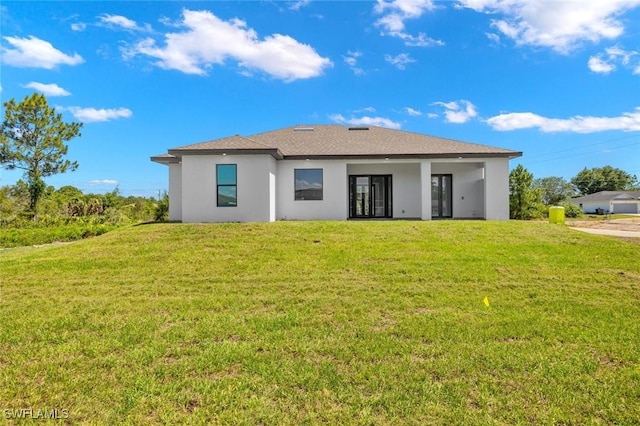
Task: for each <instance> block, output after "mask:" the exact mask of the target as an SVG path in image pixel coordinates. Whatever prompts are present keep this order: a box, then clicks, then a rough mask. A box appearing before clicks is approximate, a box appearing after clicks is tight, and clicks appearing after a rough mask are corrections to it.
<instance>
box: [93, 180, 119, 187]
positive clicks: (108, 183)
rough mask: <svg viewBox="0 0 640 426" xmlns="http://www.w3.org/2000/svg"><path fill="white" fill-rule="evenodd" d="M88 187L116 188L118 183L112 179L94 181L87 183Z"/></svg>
mask: <svg viewBox="0 0 640 426" xmlns="http://www.w3.org/2000/svg"><path fill="white" fill-rule="evenodd" d="M89 185H90V186H102V185H105V186H118V181H117V180H114V179H95V180H92V181H89Z"/></svg>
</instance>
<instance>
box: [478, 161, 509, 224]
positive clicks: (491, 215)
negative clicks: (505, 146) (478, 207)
mask: <svg viewBox="0 0 640 426" xmlns="http://www.w3.org/2000/svg"><path fill="white" fill-rule="evenodd" d="M484 218H485V219H486V220H509V160H508V159H506V158H495V159H494V158H492V159H489V160H487V161H485V162H484Z"/></svg>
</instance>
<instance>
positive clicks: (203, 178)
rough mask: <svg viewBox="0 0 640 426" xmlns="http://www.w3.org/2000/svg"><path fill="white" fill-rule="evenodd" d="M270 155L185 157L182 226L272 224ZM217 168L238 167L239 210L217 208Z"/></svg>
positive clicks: (274, 168) (235, 208) (273, 164)
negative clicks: (218, 223) (228, 223)
mask: <svg viewBox="0 0 640 426" xmlns="http://www.w3.org/2000/svg"><path fill="white" fill-rule="evenodd" d="M275 163H276V161H275V159H274V158H273V157H271V156H270V155H226V156H223V155H185V156H183V157H182V221H183V222H267V221H270V220H273V219H272V217H273V215H272V212H271V210H272V209H271V206H272V204H273V201H272V198H274V197H275V194H274V193H273V191H272V189H273V188H272V185H271V179H270V178H269V176H270V175H271V174H274V175H275V170H276V164H275ZM216 164H236V165H237V197H238V205H237V206H236V207H218V206H217V186H216Z"/></svg>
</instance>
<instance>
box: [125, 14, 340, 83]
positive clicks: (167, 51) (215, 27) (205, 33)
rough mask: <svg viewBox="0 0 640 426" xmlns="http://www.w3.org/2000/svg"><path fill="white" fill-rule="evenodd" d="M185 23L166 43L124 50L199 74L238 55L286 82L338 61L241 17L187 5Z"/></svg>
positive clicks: (242, 64) (240, 61)
mask: <svg viewBox="0 0 640 426" xmlns="http://www.w3.org/2000/svg"><path fill="white" fill-rule="evenodd" d="M180 26H181V28H182V29H183V31H182V32H175V33H168V34H166V35H165V45H164V46H163V47H159V46H157V45H156V41H155V40H153V39H151V38H148V39H146V40H143V41H141V42H139V43H138V44H137V45H135V46H134V47H133V48H130V49H128V50H125V51H124V52H123V55H124V57H131V56H133V55H146V56H150V57H152V58H156V59H157V62H156V63H155V65H157V66H158V67H160V68H164V69H172V70H178V71H181V72H183V73H186V74H197V75H206V73H207V70H208V69H209V68H211V67H212V66H213V65H223V64H224V63H225V61H226V60H227V59H233V60H236V61H237V62H238V64H239V66H240V67H242V68H244V69H249V70H260V71H263V72H265V73H267V74H269V75H271V76H272V77H275V78H278V79H281V80H285V81H293V80H297V79H303V78H311V77H317V76H319V75H321V74H322V72H323V71H324V69H325V68H327V67H330V66H332V65H333V64H332V62H331V60H330V59H328V58H323V57H321V56H320V55H318V53H316V51H315V50H314V49H313V48H312V47H311V46H309V45H307V44H302V43H300V42H298V41H297V40H295V39H293V38H291V37H289V36H286V35H282V34H272V35H269V36H266V37H264V38H263V39H259V38H258V34H257V33H256V31H255V30H253V29H251V28H248V27H247V24H246V23H245V22H244V21H242V20H240V19H237V18H235V19H232V20H230V21H223V20H221V19H220V18H218V17H217V16H215V15H214V14H212V13H211V12H208V11H192V10H186V9H185V10H183V12H182V22H181V23H180Z"/></svg>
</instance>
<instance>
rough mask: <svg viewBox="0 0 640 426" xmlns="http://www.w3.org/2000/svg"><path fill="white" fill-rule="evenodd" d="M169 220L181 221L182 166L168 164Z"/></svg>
mask: <svg viewBox="0 0 640 426" xmlns="http://www.w3.org/2000/svg"><path fill="white" fill-rule="evenodd" d="M169 220H182V164H169Z"/></svg>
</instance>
